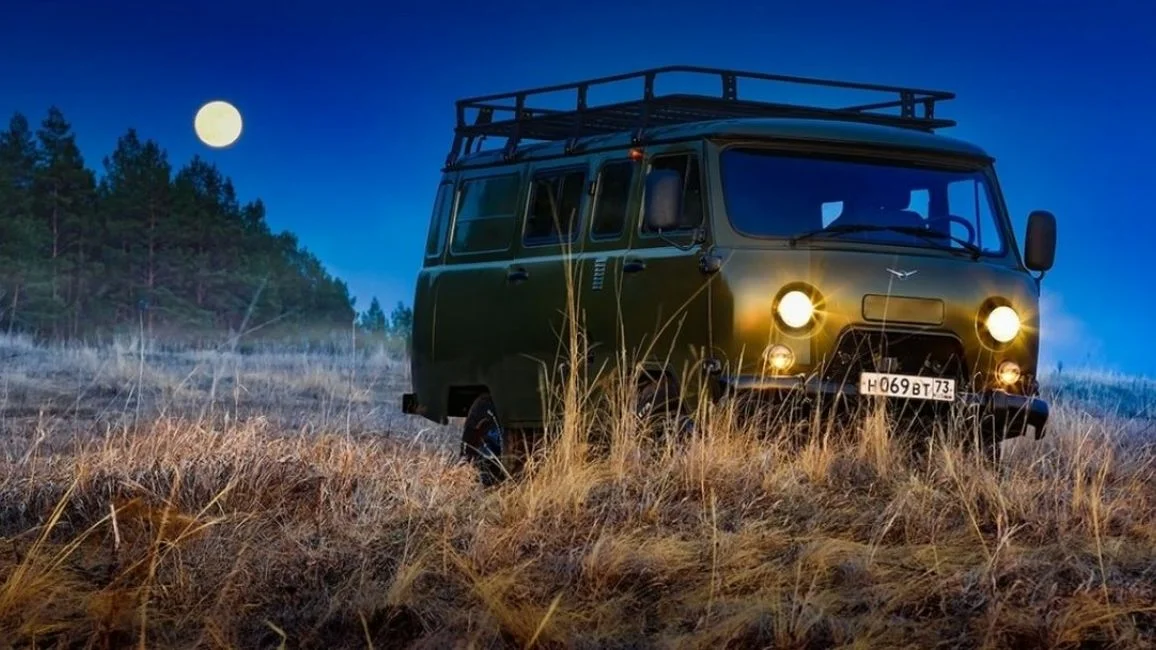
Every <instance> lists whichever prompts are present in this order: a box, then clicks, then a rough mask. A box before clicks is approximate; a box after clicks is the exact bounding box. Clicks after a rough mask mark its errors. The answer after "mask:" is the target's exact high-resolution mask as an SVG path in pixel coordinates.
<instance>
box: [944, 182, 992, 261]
mask: <svg viewBox="0 0 1156 650" xmlns="http://www.w3.org/2000/svg"><path fill="white" fill-rule="evenodd" d="M947 212H948V214H950V215H952V216H953V217H956V219H955V220H954V221H953V223H952V224H951V234H952V235H955V236H956V237H959V238H960V239H963V240H967V238H968V234H969V233H968V229H967V227H965V226H964V225H963V224H962V223H959V221H960V220H962V221H966V222H967V223H969V224H971V227H972V228H974V229H975V245H976V246H979V247H980V248H981V249H982V250H984V251H988V252H998V251H999V242H1000V237H999V236H998V235H996V236H992V233H996V232H998V228H997V227H996V223H995V218H994V217H993V215H992V211H991V202H990V197H989V196H988V194H987V187H986V186H985V185H984V184H983V183H978V182H976V181H974V180H970V179H969V180H965V181H956V182H954V183H949V184H948V185H947ZM985 234H986V237H985ZM985 242H986V243H985ZM955 246H957V247H958V244H955Z"/></svg>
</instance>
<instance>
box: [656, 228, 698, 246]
mask: <svg viewBox="0 0 1156 650" xmlns="http://www.w3.org/2000/svg"><path fill="white" fill-rule="evenodd" d="M657 232H658V237H659V239H661V240H662V241H664V242H666V243H667V244H670V245H671V246H674V247H675V248H677V249H678V250H680V251H683V252H687V251H690V250H693V249H694V247H695V246H698V245H700V244H702V243H703V242H705V241H706V228H705V227H704V226H702V225H701V224H700V225H699V226H698V227H696V228H695V229H694V237H693V238H691V240H690V243H689V244H680V243H678V242H676V241H674V240H673V239H671V238H670V237H667V236H666V233H664V232H663V231H662V229H661V228H659V229H658V230H657Z"/></svg>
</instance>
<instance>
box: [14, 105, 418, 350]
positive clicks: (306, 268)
mask: <svg viewBox="0 0 1156 650" xmlns="http://www.w3.org/2000/svg"><path fill="white" fill-rule="evenodd" d="M102 166H103V172H104V173H103V174H102V175H101V176H100V177H99V178H98V176H97V174H96V173H95V172H94V171H93V170H92V169H91V168H89V167H88V166H87V165H86V162H85V160H84V157H83V156H82V155H81V152H80V150H79V148H78V146H77V143H76V136H75V134H74V133H73V129H72V126H71V124H70V123H69V122H68V121H67V120H66V119H65V116H64V114H63V113H62V112H61V111H60V110H59V109H58V108H56V107H53V108H50V109H49V110H48V112H47V115H46V116H45V117H44V118H43V120H42V121H41V122H40V124H39V126H38V127H37V128H35V129H33V127H32V125H31V124H30V122H29V120H28V119H27V118H26V117H25V116H24V115H22V114H21V113H15V114H13V115H12V117H11V119H10V120H9V122H8V127H7V129H6V130H5V131H3V133H0V332H6V333H8V334H12V333H25V334H31V335H34V336H37V337H40V338H48V339H76V338H87V337H91V336H100V335H103V334H109V333H114V332H116V331H120V330H123V329H125V328H133V329H136V328H137V327H140V328H147V330H148V331H149V332H154V331H157V330H160V331H161V332H162V333H171V334H180V333H204V332H220V331H228V332H233V333H240V332H245V331H252V330H264V331H266V332H270V331H282V332H284V331H286V329H289V330H293V329H294V328H296V329H297V330H301V329H310V330H316V329H321V330H324V329H326V328H329V329H332V328H334V327H341V328H343V329H347V328H348V327H349V326H350V325H351V324H353V323H354V321H355V317H357V316H358V314H357V313H356V312H355V310H354V300H353V299H352V298H351V296H350V294H349V288H348V286H347V285H346V284H345V282H344V281H342V280H341V279H339V278H336V277H333V276H331V275H330V274H329V273H328V272H327V271H326V270H325V268H324V267H323V265H322V264H321V262H320V261H319V260H318V259H317V258H316V257H315V256H314V255H313V254H312V253H310V252H309V251H308V250H307V249H306V248H305V247H304V246H302V245H301V243H300V242H299V241H298V240H297V238H296V236H294V235H293V234H292V233H290V232H280V233H274V232H272V231H271V230H270V228H269V225H268V224H267V223H266V221H265V206H264V204H263V203H262V201H261V200H260V199H256V200H253V201H248V202H245V203H242V202H240V201H239V200H238V198H237V194H236V190H235V188H234V186H233V183H232V181H231V180H230V179H229V178H228V177H226V176H224V175H222V173H221V172H220V170H218V169H217V167H216V166H215V165H213V164H211V163H209V162H207V161H205V160H204V159H202V158H200V157H199V156H195V157H193V159H192V160H190V161H189V162H188V163H187V164H185V165H184V166H183V167H180V168H178V169H175V168H174V166H173V164H172V163H171V162H170V161H169V159H168V155H167V153H166V152H165V150H164V149H162V148H161V147H160V145H158V144H157V143H156V142H155V141H153V140H151V139H145V140H142V139H141V138H140V136H139V135H138V134H137V132H136V131H135V130H134V129H128V130H127V132H126V133H124V135H122V136H121V137H120V138H118V140H117V144H116V148H115V150H114V151H113V152H112V153H111V154H110V155H108V156H105V157H104V158H103V160H102ZM376 304H377V303H376V299H375V300H374V305H376ZM398 309H400V310H402V311H401V313H400V314H397V313H396V312H397V310H395V316H396V317H397V318H395V319H394V320H397V321H398V322H399V324H401V323H404V322H405V318H406V315H405V312H406V309H407V308H405V307H403V306H401V305H399V306H398ZM377 311H378V312H380V306H377ZM359 320H360V323H361V325H362V326H363V327H364V325H366V324H372V326H374V327H376V326H377V325H379V320H380V319H379V317H378V316H377V314H376V313H374V314H369V313H368V312H367V313H366V314H361V315H360V319H359ZM392 325H393V324H392V323H391V326H392ZM389 329H393V328H392V327H390V328H389ZM406 334H408V332H406Z"/></svg>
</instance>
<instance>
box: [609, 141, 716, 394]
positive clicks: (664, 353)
mask: <svg viewBox="0 0 1156 650" xmlns="http://www.w3.org/2000/svg"><path fill="white" fill-rule="evenodd" d="M701 150H702V149H701V146H700V143H685V144H674V145H670V146H666V147H654V148H648V149H647V152H646V154H647V156H646V164H645V166H644V169H645V170H646V171H647V172H649V171H650V170H651V169H673V170H676V171H678V172H680V173H681V174H682V176H683V208H682V215H681V218H680V221H679V225H678V227H677V228H676V229H675V230H672V231H669V232H664V233H661V234H660V233H657V232H652V231H650V230H649V229H648V228H647V227H646V226H645V223H644V222H643V217H642V209H641V204H640V207H639V209H637V210H633V211H632V215H633V218H632V223H631V225H630V227H631V230H632V237H631V244H630V248H629V250H628V251H627V252H626V254H625V256H624V257H623V259H622V261H621V263H622V287H623V288H622V307H621V308H622V322H623V327H624V334H625V343H626V346H627V354H628V355H630V356H631V357H632V359H631V360H632V361H637V362H642V363H644V364H645V365H646V367H648V368H652V369H657V368H663V369H665V370H666V371H667V372H670V373H671V374H672V375H673V376H674V378H675V379H676V380H677V381H678V382H679V383H680V384H682V383H683V381H684V376H683V373H684V372H686V371H687V370H689V368H688V367H687V364H688V363H690V362H693V361H697V360H699V359H701V357H702V356H703V354H704V353H705V352H706V350H707V349H708V348H709V346H710V344H711V341H710V313H709V300H708V291H707V290H708V282H709V279H710V277H709V276H707V275H705V274H703V272H702V271H701V270H700V268H699V258H700V256H701V254H702V245H701V244H696V243H695V234H696V232H698V231H699V229H700V228H702V227H704V226H705V225H706V224H707V223H708V219H707V209H706V206H707V205H708V204H709V202H708V201H707V197H706V190H705V188H706V182H705V174H704V171H703V165H702V156H701ZM703 232H705V230H704V231H703Z"/></svg>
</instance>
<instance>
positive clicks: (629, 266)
mask: <svg viewBox="0 0 1156 650" xmlns="http://www.w3.org/2000/svg"><path fill="white" fill-rule="evenodd" d="M644 270H646V262H644V261H642V260H640V259H630V260H626V261H625V262H623V263H622V272H623V273H638V272H639V271H644Z"/></svg>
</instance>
